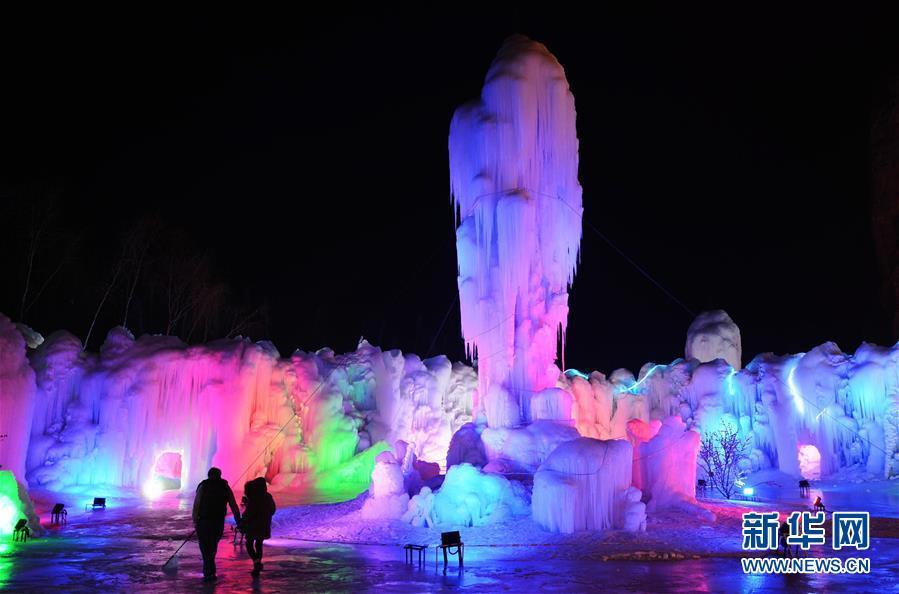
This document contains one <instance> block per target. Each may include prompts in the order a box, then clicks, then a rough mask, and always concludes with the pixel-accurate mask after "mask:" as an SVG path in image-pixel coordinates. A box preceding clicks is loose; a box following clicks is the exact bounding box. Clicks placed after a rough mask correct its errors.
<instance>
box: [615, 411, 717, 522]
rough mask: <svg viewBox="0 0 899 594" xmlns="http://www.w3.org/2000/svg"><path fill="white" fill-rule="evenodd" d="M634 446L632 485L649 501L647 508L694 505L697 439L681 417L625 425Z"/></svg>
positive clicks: (639, 421)
mask: <svg viewBox="0 0 899 594" xmlns="http://www.w3.org/2000/svg"><path fill="white" fill-rule="evenodd" d="M628 437H629V439H630V442H631V443H632V444H633V446H634V470H633V484H634V486H635V487H637V488H639V489H641V490H642V492H643V495H644V499H647V500H648V502H649V503H648V505H647V509H648V510H649V511H650V512H652V511H656V510H662V509H671V508H683V507H685V506H684V504H687V506H692V504H695V503H696V456H697V454H698V453H699V441H700V436H699V433H697V432H696V431H691V430H690V429H687V425H686V423H684V422H683V420H681V418H680V417H677V416H671V417H668V418H666V419H665V420H664V421H661V422H659V421H658V420H655V421H653V422H652V423H645V422H643V421H641V420H639V419H634V420H632V421H630V423H629V424H628Z"/></svg>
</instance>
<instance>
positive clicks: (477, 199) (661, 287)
mask: <svg viewBox="0 0 899 594" xmlns="http://www.w3.org/2000/svg"><path fill="white" fill-rule="evenodd" d="M517 192H527V193H529V194H535V195H538V196H544V197H546V198H553V199H555V200H558V201H559V202H561V203H562V204H564V205H565V206H566V207H568V209H569V210H571V212H573V213H574V214H575V215H576V216H577V217H578V218H580V219H581V221H583V222H584V223H585V224H586V225H587V226H588V227H589V228H590V229H591V230H592V231H593V232H594V233H596V234H597V235H598V236H599V237H600V239H602V240H603V241H604V242H605V243H606V244H607V245H608V246H609V247H610V248H612V250H614V251H615V253H617V254H618V255H619V256H621V257H622V258H624V260H625V261H626V262H627V263H628V264H630V265H631V266H633V267H634V269H635V270H637V272H639V273H640V274H641V275H642V276H643V277H644V278H645V279H646V280H648V281H649V282H651V283H652V284H653V285H655V287H656V288H657V289H659V290H660V291H661V292H662V293H664V294H665V295H666V296H667V297H668V298H669V299H671V300H672V301H673V302H674V303H676V304H677V305H678V306H680V307H681V308H682V309H683V310H684V311H685V312H686V313H687V314H689V315H690V316H691V317H696V314H695V313H694V312H693V310H692V309H690V308H689V307H687V306H686V305H685V304H684V303H683V301H681V300H680V299H678V298H677V297H675V296H674V294H673V293H672V292H671V291H669V290H668V289H667V288H665V286H664V285H662V283H660V282H659V281H658V280H656V279H655V278H654V277H653V276H652V275H651V274H649V272H648V271H647V270H646V269H645V268H643V267H642V266H640V265H639V264H638V263H637V262H636V261H635V260H634V259H633V258H631V257H630V256H628V255H627V254H626V253H625V252H624V250H622V249H621V248H619V247H618V246H617V245H616V244H615V243H614V242H613V241H612V240H611V239H609V237H608V236H607V235H606V234H605V233H603V232H602V231H600V230H599V228H598V227H597V226H596V225H594V224H593V223H592V222H591V221H590V219H588V218H587V217H586V216H584V212H583V210H584V209H583V207H581V209H580V212H579V211H578V209H576V208H575V207H573V206H572V205H570V204H569V203H568V202H567V201H565V199H563V198H562V197H561V196H557V195H553V194H547V193H546V192H540V191H536V190H531V189H528V188H514V189H509V190H500V191H497V192H489V193H486V194H481V195H479V196H475V198H474V202H473V203H472V205H471V207H470V208H469V209H468V211H467V212H466V214H465V216H464V217H460V220H462V219H465V218H468V217H469V216H471V211H473V210H474V208H475V207H476V206H477V205H478V203H479V202H480V201H481V198H486V197H488V196H497V195H501V194H513V193H517Z"/></svg>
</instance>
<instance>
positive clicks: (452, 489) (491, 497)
mask: <svg viewBox="0 0 899 594" xmlns="http://www.w3.org/2000/svg"><path fill="white" fill-rule="evenodd" d="M422 492H424V489H422ZM425 497H427V495H425ZM413 500H415V497H413ZM415 503H416V506H421V507H422V508H425V509H428V508H429V511H430V516H431V518H432V519H433V522H434V525H436V526H484V525H487V524H495V523H498V522H503V521H505V520H508V519H511V518H513V517H516V516H518V517H520V516H527V515H528V513H529V511H530V506H529V504H528V499H527V490H526V489H525V488H524V486H522V485H521V483H518V482H513V481H510V480H508V479H507V478H505V477H504V476H500V475H498V474H489V473H485V472H481V471H480V470H478V469H477V468H475V467H474V466H472V465H471V464H458V465H456V466H453V467H452V468H450V469H449V471H448V472H447V473H446V479H444V481H443V486H441V487H440V490H439V491H437V493H436V494H435V495H434V496H433V502H427V501H419V500H416V501H415ZM429 504H430V505H429ZM410 507H411V504H410ZM416 515H421V514H420V513H419V512H416Z"/></svg>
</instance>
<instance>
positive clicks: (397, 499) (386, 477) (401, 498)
mask: <svg viewBox="0 0 899 594" xmlns="http://www.w3.org/2000/svg"><path fill="white" fill-rule="evenodd" d="M368 494H369V498H368V499H366V500H365V503H364V504H363V505H362V510H361V515H362V517H363V518H365V519H368V520H375V519H385V520H395V519H399V518H400V517H401V516H402V515H403V514H404V513H406V510H407V509H408V507H409V494H408V493H406V486H405V477H404V476H403V467H402V465H401V464H400V462H398V461H397V459H396V457H395V456H394V454H393V452H381V453H380V454H378V457H377V458H375V467H374V470H372V473H371V486H370V487H369V488H368Z"/></svg>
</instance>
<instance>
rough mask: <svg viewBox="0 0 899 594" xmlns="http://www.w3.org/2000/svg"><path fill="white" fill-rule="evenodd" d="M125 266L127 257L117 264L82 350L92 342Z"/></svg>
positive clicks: (119, 260)
mask: <svg viewBox="0 0 899 594" xmlns="http://www.w3.org/2000/svg"><path fill="white" fill-rule="evenodd" d="M124 265H125V256H124V254H123V255H122V257H121V258H119V259H118V261H117V262H116V265H115V268H114V269H113V272H112V278H111V279H110V280H109V282H108V283H107V284H106V290H105V291H103V296H102V297H101V298H100V303H98V304H97V309H96V310H95V311H94V317H93V319H91V325H90V326H89V327H88V329H87V336H85V337H84V345H83V346H82V347H81V350H85V349H87V344H88V343H89V342H90V339H91V334H92V333H93V331H94V326H95V325H96V324H97V318H98V317H100V312H101V311H102V310H103V305H104V304H105V303H106V300H107V299H109V294H110V293H112V290H113V289H114V288H115V286H116V283H117V282H118V280H119V275H121V273H122V267H123V266H124Z"/></svg>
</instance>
